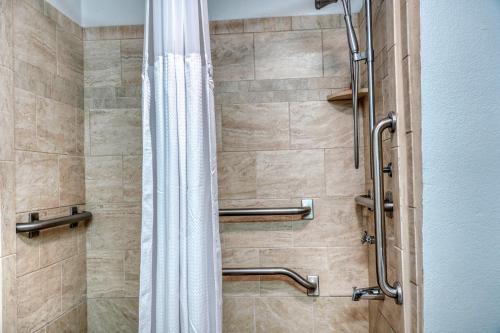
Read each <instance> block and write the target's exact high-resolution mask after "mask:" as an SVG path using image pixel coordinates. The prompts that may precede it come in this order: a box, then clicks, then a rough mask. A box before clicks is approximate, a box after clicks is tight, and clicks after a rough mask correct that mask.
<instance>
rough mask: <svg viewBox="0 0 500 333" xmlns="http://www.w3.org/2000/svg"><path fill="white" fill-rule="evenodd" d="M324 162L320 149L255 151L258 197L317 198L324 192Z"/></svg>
mask: <svg viewBox="0 0 500 333" xmlns="http://www.w3.org/2000/svg"><path fill="white" fill-rule="evenodd" d="M323 164H324V156H323V151H322V150H288V151H271V152H257V196H258V197H259V198H307V197H318V196H320V195H321V193H322V192H323V184H324V172H323ZM284 170H287V172H286V173H284V172H283V171H284Z"/></svg>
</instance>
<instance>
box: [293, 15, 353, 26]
mask: <svg viewBox="0 0 500 333" xmlns="http://www.w3.org/2000/svg"><path fill="white" fill-rule="evenodd" d="M343 24H344V19H343V17H342V15H338V14H331V15H305V16H292V30H310V29H338V28H340V27H342V26H343Z"/></svg>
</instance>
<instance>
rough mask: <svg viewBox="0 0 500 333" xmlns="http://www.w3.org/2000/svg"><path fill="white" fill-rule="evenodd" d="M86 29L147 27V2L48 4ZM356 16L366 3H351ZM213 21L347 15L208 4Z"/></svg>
mask: <svg viewBox="0 0 500 333" xmlns="http://www.w3.org/2000/svg"><path fill="white" fill-rule="evenodd" d="M48 1H49V2H50V3H51V4H52V5H53V6H55V7H56V8H58V9H59V10H60V11H61V12H63V13H64V14H66V15H67V16H69V17H70V18H71V19H73V20H74V21H76V22H78V23H79V24H80V25H81V26H83V27H95V26H111V25H129V24H143V23H144V8H145V7H144V3H145V0H48ZM351 1H352V8H353V11H354V12H358V11H359V10H360V9H361V6H362V3H363V0H351ZM208 11H209V17H210V20H229V19H242V18H253V17H272V16H295V15H318V14H321V15H324V14H339V13H343V9H342V5H341V3H340V2H338V3H336V4H331V5H328V6H326V7H324V8H323V9H321V10H319V11H318V10H316V9H315V8H314V0H286V1H283V0H281V1H278V0H251V1H248V0H208Z"/></svg>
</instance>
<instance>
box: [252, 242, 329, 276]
mask: <svg viewBox="0 0 500 333" xmlns="http://www.w3.org/2000/svg"><path fill="white" fill-rule="evenodd" d="M259 255H260V264H261V265H262V267H287V268H292V269H302V270H307V271H309V270H310V271H311V272H310V273H315V272H316V271H318V270H325V269H326V268H327V267H328V262H327V249H326V248H323V247H311V248H307V247H303V248H287V249H261V250H260V251H259ZM313 271H314V272H313Z"/></svg>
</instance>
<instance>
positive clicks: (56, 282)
mask: <svg viewBox="0 0 500 333" xmlns="http://www.w3.org/2000/svg"><path fill="white" fill-rule="evenodd" d="M17 288H18V290H22V291H23V292H22V293H21V292H18V298H17V300H18V304H17V330H18V332H32V331H35V330H36V329H38V328H41V327H42V326H44V325H45V324H47V323H48V322H49V321H51V320H53V319H55V318H57V316H59V315H60V314H61V265H60V264H56V265H53V266H50V267H47V268H45V269H42V270H39V271H36V272H34V273H31V274H28V275H24V276H22V277H20V278H19V279H18V286H17Z"/></svg>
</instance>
